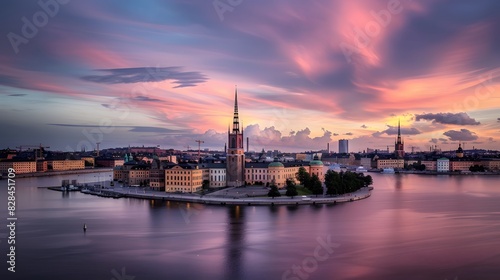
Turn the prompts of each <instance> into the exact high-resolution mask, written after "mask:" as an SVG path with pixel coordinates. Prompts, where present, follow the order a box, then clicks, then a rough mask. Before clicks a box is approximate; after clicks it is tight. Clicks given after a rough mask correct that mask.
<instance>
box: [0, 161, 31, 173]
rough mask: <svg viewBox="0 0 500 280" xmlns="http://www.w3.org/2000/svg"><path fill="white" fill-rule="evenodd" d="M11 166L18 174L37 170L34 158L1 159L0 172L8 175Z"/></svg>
mask: <svg viewBox="0 0 500 280" xmlns="http://www.w3.org/2000/svg"><path fill="white" fill-rule="evenodd" d="M9 168H13V169H14V170H15V171H16V174H22V173H32V172H36V161H34V160H12V159H7V160H3V161H0V173H1V174H2V175H4V176H6V175H7V174H8V173H9Z"/></svg>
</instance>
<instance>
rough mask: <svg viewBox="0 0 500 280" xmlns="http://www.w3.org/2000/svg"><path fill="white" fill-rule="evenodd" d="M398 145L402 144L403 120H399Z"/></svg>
mask: <svg viewBox="0 0 500 280" xmlns="http://www.w3.org/2000/svg"><path fill="white" fill-rule="evenodd" d="M397 143H398V144H401V143H402V142H401V120H400V119H398V140H397Z"/></svg>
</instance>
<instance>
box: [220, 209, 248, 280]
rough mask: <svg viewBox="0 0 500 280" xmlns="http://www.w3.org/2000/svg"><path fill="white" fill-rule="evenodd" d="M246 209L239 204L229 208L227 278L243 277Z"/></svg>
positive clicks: (229, 279) (232, 279)
mask: <svg viewBox="0 0 500 280" xmlns="http://www.w3.org/2000/svg"><path fill="white" fill-rule="evenodd" d="M245 209H246V207H242V206H239V205H236V206H232V207H228V208H227V215H228V218H227V242H226V244H227V249H226V262H225V263H226V265H227V268H226V273H225V279H228V280H234V279H241V278H242V275H243V271H242V270H243V251H244V246H245Z"/></svg>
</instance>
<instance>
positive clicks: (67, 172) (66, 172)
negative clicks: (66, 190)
mask: <svg viewBox="0 0 500 280" xmlns="http://www.w3.org/2000/svg"><path fill="white" fill-rule="evenodd" d="M111 171H113V168H111V167H103V168H92V169H76V170H64V171H47V172H35V173H21V174H16V178H30V177H44V176H59V175H71V174H77V175H78V174H87V173H99V172H111Z"/></svg>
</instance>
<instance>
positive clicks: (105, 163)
mask: <svg viewBox="0 0 500 280" xmlns="http://www.w3.org/2000/svg"><path fill="white" fill-rule="evenodd" d="M124 163H125V160H124V159H121V158H96V159H95V165H96V166H100V167H116V166H120V165H123V164H124Z"/></svg>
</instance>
